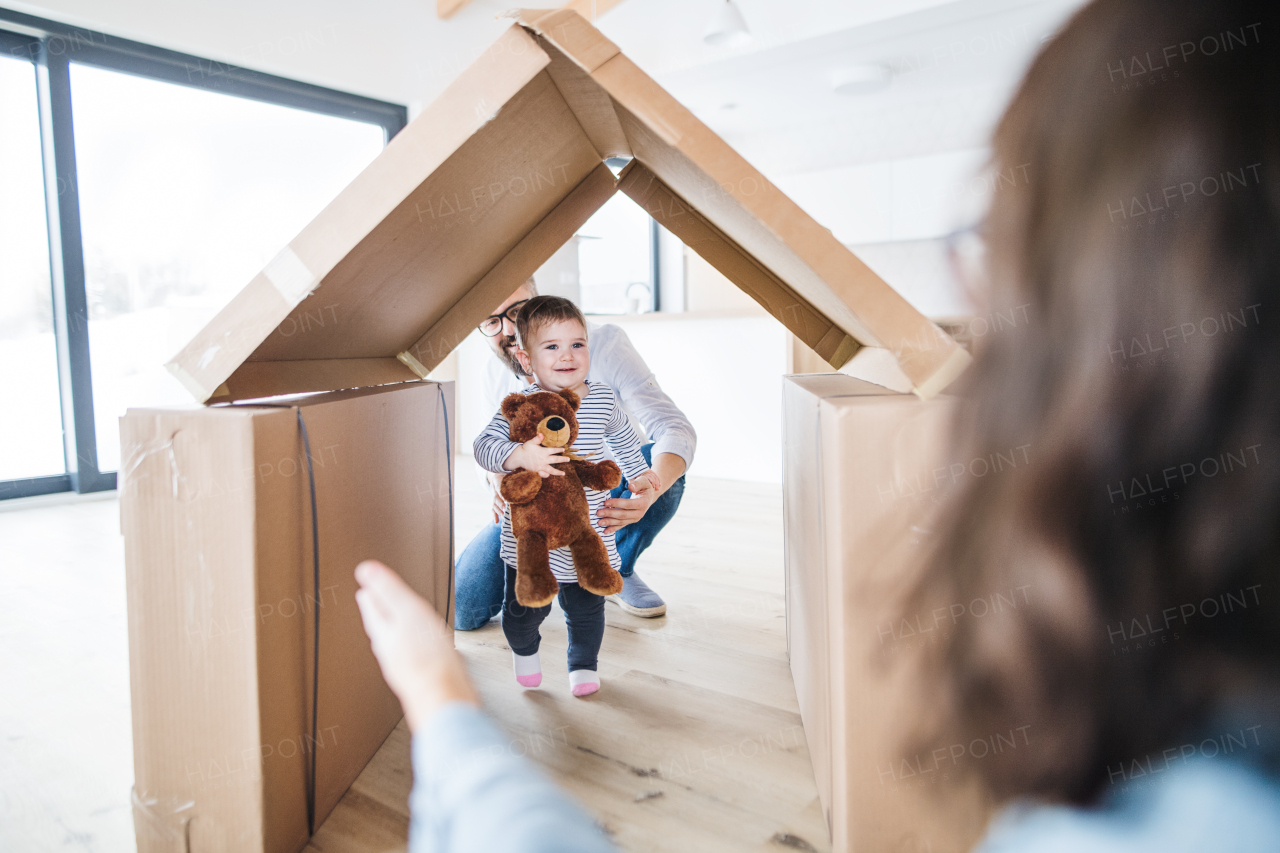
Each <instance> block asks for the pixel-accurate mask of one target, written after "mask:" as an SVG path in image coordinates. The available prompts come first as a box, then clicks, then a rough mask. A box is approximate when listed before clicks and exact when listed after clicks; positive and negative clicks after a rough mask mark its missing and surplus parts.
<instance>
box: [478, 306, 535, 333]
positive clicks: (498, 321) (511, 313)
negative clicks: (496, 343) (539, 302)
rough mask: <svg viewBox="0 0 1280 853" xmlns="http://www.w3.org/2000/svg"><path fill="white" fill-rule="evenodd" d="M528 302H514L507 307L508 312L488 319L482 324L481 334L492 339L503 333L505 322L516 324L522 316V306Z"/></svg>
mask: <svg viewBox="0 0 1280 853" xmlns="http://www.w3.org/2000/svg"><path fill="white" fill-rule="evenodd" d="M528 301H529V300H528V299H521V300H520V301H519V302H512V303H511V304H510V305H508V306H507V310H506V311H503V312H502V313H501V314H494V315H493V316H491V317H487V318H486V319H485V321H484V322H483V323H481V324H480V332H481V333H482V334H483V335H484V336H485V337H488V338H492V337H493V336H494V335H496V334H498V333H499V332H501V331H502V321H503V320H510V321H511V322H512V323H515V321H516V317H517V316H519V314H520V306H521V305H523V304H525V303H526V302H528Z"/></svg>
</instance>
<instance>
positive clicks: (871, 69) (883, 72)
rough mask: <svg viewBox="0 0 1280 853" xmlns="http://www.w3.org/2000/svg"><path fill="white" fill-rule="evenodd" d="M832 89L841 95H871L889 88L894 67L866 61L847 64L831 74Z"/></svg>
mask: <svg viewBox="0 0 1280 853" xmlns="http://www.w3.org/2000/svg"><path fill="white" fill-rule="evenodd" d="M830 78H831V89H832V91H834V92H836V93H838V94H841V95H869V94H871V93H872V92H882V91H884V90H885V89H887V88H889V83H890V81H891V80H893V69H892V68H890V67H889V66H887V65H879V64H876V63H866V64H863V65H846V66H844V67H843V68H837V69H835V70H834V71H832V72H831V74H830Z"/></svg>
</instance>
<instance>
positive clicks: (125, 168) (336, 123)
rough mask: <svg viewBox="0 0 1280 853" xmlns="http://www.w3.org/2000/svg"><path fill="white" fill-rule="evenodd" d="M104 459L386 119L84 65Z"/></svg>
mask: <svg viewBox="0 0 1280 853" xmlns="http://www.w3.org/2000/svg"><path fill="white" fill-rule="evenodd" d="M71 93H72V99H73V102H74V104H75V132H76V167H77V173H78V177H79V181H80V222H81V230H82V233H83V238H84V263H85V290H86V292H87V296H88V306H89V352H90V356H91V363H92V365H93V405H94V412H95V421H96V423H97V427H98V428H97V444H98V464H99V467H101V468H102V469H103V470H108V471H110V470H115V469H116V468H117V467H118V465H119V452H120V437H119V431H118V426H117V418H119V417H120V416H121V415H123V414H124V412H125V409H126V408H128V407H130V406H150V405H168V404H177V403H187V402H190V400H191V395H190V393H189V392H188V391H187V390H186V389H184V388H183V387H182V386H181V384H179V383H178V381H177V380H176V379H174V378H173V377H172V376H171V375H170V374H169V372H168V371H166V370H165V369H164V364H165V362H167V361H168V360H169V359H170V358H171V357H172V356H173V355H174V353H176V352H177V351H178V350H179V349H181V348H182V346H183V345H184V344H186V343H187V341H189V340H190V339H191V338H192V337H193V336H194V335H195V334H196V332H198V331H199V330H200V329H201V328H203V327H204V325H205V324H206V323H207V322H208V321H209V320H210V319H211V318H212V317H213V315H214V314H216V313H217V312H218V311H219V310H220V309H221V308H222V307H223V306H224V305H225V304H226V303H227V302H229V301H230V300H231V297H232V296H234V295H235V294H236V293H237V292H238V291H239V290H240V289H241V288H242V287H244V285H245V284H246V283H247V282H248V281H249V279H251V278H252V277H253V275H254V274H255V273H257V272H258V271H259V270H261V269H262V268H263V266H265V265H266V263H267V261H269V260H271V258H272V257H273V256H274V255H275V254H276V252H278V251H279V250H280V247H281V246H283V245H285V244H286V243H288V242H289V240H291V239H292V238H293V237H294V236H295V235H296V234H297V233H298V231H300V230H301V229H302V227H303V226H304V225H306V224H307V223H308V222H309V221H310V220H311V219H312V218H314V217H315V215H316V214H317V213H319V212H320V210H321V209H322V208H323V207H324V206H325V205H326V204H328V203H329V201H331V200H332V199H333V197H334V196H336V195H337V194H338V192H339V191H340V190H341V189H342V188H343V187H345V186H346V185H347V184H349V183H350V182H351V180H352V179H353V178H354V177H355V176H356V175H357V174H358V173H359V172H360V170H361V169H363V168H364V167H365V166H366V165H368V163H369V161H370V160H372V159H373V158H374V157H376V156H377V154H378V152H379V151H380V150H382V145H383V142H382V137H383V131H382V128H381V127H378V126H377V125H372V124H367V123H364V122H355V121H347V120H346V119H341V118H334V117H333V116H325V115H317V114H316V113H311V112H306V111H304V110H295V109H289V108H287V107H281V106H277V105H275V104H264V103H262V102H260V101H250V100H246V99H244V98H234V97H230V96H227V95H221V94H216V93H214V92H203V91H200V90H197V89H189V88H186V87H184V86H175V85H173V84H172V83H162V82H159V81H156V80H147V79H143V78H140V77H135V76H132V75H128V74H121V73H119V72H115V71H108V70H105V69H101V68H92V67H85V66H80V65H72V67H71Z"/></svg>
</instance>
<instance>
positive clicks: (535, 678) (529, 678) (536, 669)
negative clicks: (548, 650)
mask: <svg viewBox="0 0 1280 853" xmlns="http://www.w3.org/2000/svg"><path fill="white" fill-rule="evenodd" d="M511 660H512V662H513V663H514V664H515V667H516V681H518V682H520V686H521V687H537V686H538V685H539V684H541V683H542V662H541V661H539V660H538V653H537V652H534V653H533V654H531V655H518V654H516V653H515V652H512V653H511Z"/></svg>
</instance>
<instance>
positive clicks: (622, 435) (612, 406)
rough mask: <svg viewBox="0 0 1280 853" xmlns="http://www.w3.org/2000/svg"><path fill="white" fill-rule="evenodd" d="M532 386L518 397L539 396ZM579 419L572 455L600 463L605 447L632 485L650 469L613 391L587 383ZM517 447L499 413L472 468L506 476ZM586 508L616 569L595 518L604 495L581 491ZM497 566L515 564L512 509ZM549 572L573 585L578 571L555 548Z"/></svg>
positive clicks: (480, 440) (481, 439) (565, 552)
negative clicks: (500, 563)
mask: <svg viewBox="0 0 1280 853" xmlns="http://www.w3.org/2000/svg"><path fill="white" fill-rule="evenodd" d="M541 390H542V388H541V387H539V386H538V384H537V383H534V384H532V385H529V386H527V387H525V389H524V391H523V392H522V393H524V394H526V395H527V394H532V393H534V392H536V391H541ZM574 416H575V417H576V418H577V419H578V438H577V440H576V441H575V442H574V444H573V448H572V449H573V452H574V453H576V454H577V455H579V456H584V457H586V458H587V460H588V461H590V462H599V461H601V460H603V459H605V458H606V457H605V454H604V452H603V451H604V447H605V443H606V442H607V443H608V445H609V449H610V450H611V451H612V452H613V458H614V460H615V461H616V462H617V463H618V467H619V468H621V469H622V473H623V475H624V476H625V477H626V478H627V479H628V480H631V479H632V478H634V477H637V476H639V475H640V474H642V473H644V472H645V471H647V470H648V469H649V465H648V463H646V462H645V461H644V455H643V454H642V453H641V452H640V438H639V436H637V435H636V432H635V430H634V429H632V428H631V423H630V422H629V421H628V420H627V416H626V414H625V413H624V412H623V410H622V406H620V405H618V400H617V398H616V397H614V395H613V390H612V389H611V388H610V387H609V386H608V385H606V384H604V383H603V382H590V381H589V382H587V394H586V396H585V397H583V399H582V401H581V402H580V404H579V405H578V411H577V412H575V413H574ZM519 446H520V442H518V441H512V440H511V424H510V423H509V422H508V421H507V419H506V418H505V417H504V416H503V414H502V412H498V413H497V414H496V415H494V416H493V420H491V421H489V425H488V426H487V427H485V428H484V431H483V432H481V433H480V435H479V436H478V437H477V438H476V441H475V445H474V446H473V448H472V449H473V450H474V452H475V457H476V463H477V464H478V465H480V467H481V468H484V469H485V470H488V471H493V472H495V473H499V474H506V473H509V472H508V471H506V470H504V469H503V467H502V463H503V462H504V461H506V458H507V457H508V456H510V455H511V452H512V451H513V450H515V449H516V448H517V447H519ZM586 494H587V505H588V506H589V507H590V510H591V523H592V526H593V527H595V530H596V532H597V533H599V534H600V538H601V539H602V540H604V547H605V548H606V549H607V550H608V551H609V565H611V566H613V568H614V569H615V570H616V569H618V568H619V567H620V566H621V565H622V561H621V560H620V559H619V558H618V549H617V547H616V546H615V545H614V541H613V532H612V531H606V530H604V529H603V528H602V527H601V526H600V519H599V518H598V517H597V515H596V513H597V512H599V510H600V509H601V508H602V507H603V506H604V502H605V501H606V500H607V499H608V498H609V493H608V492H607V491H596V490H595V489H586ZM501 555H502V561H503V562H504V563H506V564H507V565H509V566H514V565H515V564H516V539H515V536H514V535H512V533H511V507H510V506H508V507H507V510H506V512H504V513H503V515H502V550H501ZM551 572H552V574H554V575H555V576H556V580H558V581H560V582H561V583H576V582H577V580H578V575H577V572H575V571H574V568H573V556H572V555H571V554H570V553H569V549H568V548H557V549H556V550H554V551H552V552H551Z"/></svg>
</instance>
